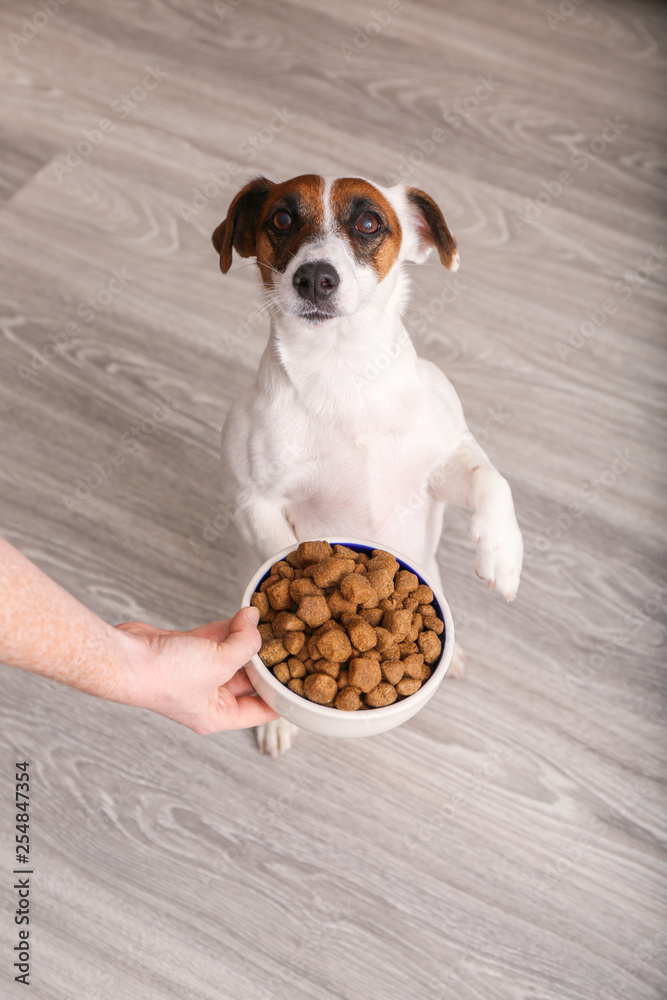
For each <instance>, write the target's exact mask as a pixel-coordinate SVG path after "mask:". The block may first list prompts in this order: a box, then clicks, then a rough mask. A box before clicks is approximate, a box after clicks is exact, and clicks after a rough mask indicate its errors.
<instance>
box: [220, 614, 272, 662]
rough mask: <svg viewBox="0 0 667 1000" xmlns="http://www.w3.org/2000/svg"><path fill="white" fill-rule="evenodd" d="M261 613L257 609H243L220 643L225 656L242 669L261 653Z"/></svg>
mask: <svg viewBox="0 0 667 1000" xmlns="http://www.w3.org/2000/svg"><path fill="white" fill-rule="evenodd" d="M258 620H259V611H258V610H257V608H241V610H240V611H237V612H236V614H235V615H234V617H233V618H232V620H231V621H230V622H229V632H228V634H227V636H226V637H225V639H224V640H223V641H222V642H221V643H219V648H220V647H222V649H223V650H224V652H225V654H226V655H227V656H228V657H229V659H230V660H231V661H232V662H233V663H238V668H239V669H240V668H241V667H242V666H243V665H244V663H247V661H248V660H249V659H250V657H251V656H254V655H255V653H257V652H259V650H260V648H261V646H262V637H261V635H260V634H259V632H258V631H257V622H258Z"/></svg>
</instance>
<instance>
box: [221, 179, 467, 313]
mask: <svg viewBox="0 0 667 1000" xmlns="http://www.w3.org/2000/svg"><path fill="white" fill-rule="evenodd" d="M213 246H214V247H215V249H216V251H217V252H218V253H219V254H220V269H221V271H222V272H223V273H226V272H227V271H228V270H229V268H230V267H231V263H232V248H233V249H234V250H236V252H237V253H238V254H240V256H241V257H256V258H257V263H258V265H259V269H260V271H261V275H262V280H263V282H264V284H265V286H266V287H267V288H269V289H270V290H271V291H272V293H273V295H274V298H275V300H276V301H277V302H278V303H279V305H280V306H281V307H282V309H283V311H284V312H285V313H287V314H288V315H291V316H297V317H301V318H302V319H304V320H306V321H308V322H310V323H322V322H326V321H327V320H331V319H333V318H335V317H337V316H349V315H352V314H353V313H355V312H356V311H357V310H358V309H359V308H360V307H361V306H363V305H365V304H366V303H367V302H368V301H369V300H370V299H371V298H372V296H373V295H374V293H375V291H376V289H377V288H378V287H379V286H381V284H382V282H385V281H386V279H387V278H388V277H389V276H390V275H391V274H393V273H394V272H395V270H396V269H397V268H398V267H399V265H400V264H401V263H403V262H404V261H415V262H417V263H421V262H422V261H423V260H425V259H426V257H427V256H428V255H429V253H430V251H431V250H433V249H436V250H437V252H438V256H439V257H440V260H441V262H442V263H443V264H444V266H445V267H447V268H448V269H449V270H450V271H455V270H456V269H457V267H458V265H459V256H458V253H457V251H456V241H455V240H454V237H453V236H452V234H451V233H450V231H449V229H448V228H447V224H446V222H445V220H444V218H443V215H442V212H441V211H440V209H439V208H438V206H437V205H436V203H435V202H434V201H433V199H432V198H430V197H429V196H428V195H427V194H424V192H423V191H419V190H417V189H416V188H411V187H404V186H403V185H396V186H395V187H391V188H384V187H379V186H376V185H373V184H371V183H370V182H369V181H366V180H362V179H361V178H358V177H342V178H334V179H328V178H324V177H319V176H317V175H316V174H303V175H302V176H300V177H294V178H292V180H289V181H285V182H284V183H281V184H276V183H274V182H273V181H269V180H267V179H266V178H265V177H258V178H257V179H256V180H254V181H251V182H250V183H249V184H246V186H245V187H244V188H243V190H241V191H239V193H238V194H237V195H236V197H235V198H234V200H233V201H232V203H231V205H230V207H229V213H228V215H227V218H226V219H225V221H224V222H221V223H220V225H219V226H218V228H217V229H216V230H215V232H214V233H213Z"/></svg>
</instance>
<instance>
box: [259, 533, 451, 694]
mask: <svg viewBox="0 0 667 1000" xmlns="http://www.w3.org/2000/svg"><path fill="white" fill-rule="evenodd" d="M251 604H253V605H254V606H255V607H256V608H258V609H259V615H260V617H259V626H258V627H259V631H260V633H261V636H262V648H261V650H260V652H259V656H260V658H261V660H262V662H263V663H264V664H265V665H266V666H267V667H269V669H271V670H272V671H273V673H274V675H275V676H276V677H277V678H278V680H279V681H280V682H281V683H282V684H285V685H286V686H287V687H288V688H289V689H290V691H294V693H295V694H298V695H301V696H302V697H304V698H308V699H309V700H310V701H313V702H316V704H318V705H327V706H328V707H330V708H338V709H340V710H341V711H343V712H355V711H357V710H358V709H363V708H382V707H383V706H384V705H391V704H392V703H393V702H395V701H396V700H397V699H400V698H407V697H409V695H411V694H414V693H415V691H418V690H419V688H420V687H421V685H422V684H423V682H424V681H425V680H428V678H429V677H430V676H431V664H433V663H435V662H436V660H437V659H438V657H439V656H440V652H441V650H442V642H441V639H440V635H441V634H442V631H443V629H444V624H443V622H442V620H441V619H440V618H439V617H438V614H437V611H436V608H435V605H434V604H433V591H432V590H431V588H430V587H428V586H427V585H426V584H424V583H421V582H420V580H419V578H418V577H417V576H416V575H415V574H414V573H411V572H410V571H409V570H406V569H401V568H400V565H399V563H398V560H397V559H395V558H394V556H392V555H391V553H389V552H384V551H383V550H382V549H373V551H372V553H371V555H368V554H367V553H365V552H356V551H354V550H353V549H350V548H348V547H347V546H345V545H333V546H332V545H330V544H329V543H328V542H322V541H318V542H302V543H301V544H300V545H299V547H298V548H297V550H296V551H295V552H290V553H289V555H287V556H286V557H285V559H282V560H281V561H280V562H277V563H275V564H274V565H273V566H272V567H271V571H270V574H269V576H268V577H267V578H266V579H265V580H264V581H263V583H261V584H260V587H259V589H258V590H257V591H255V593H254V594H253V596H252V600H251Z"/></svg>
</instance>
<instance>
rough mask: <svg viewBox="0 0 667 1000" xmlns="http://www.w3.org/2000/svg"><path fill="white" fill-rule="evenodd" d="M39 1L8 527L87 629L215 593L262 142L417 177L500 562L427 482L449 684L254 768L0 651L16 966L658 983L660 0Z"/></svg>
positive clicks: (1, 22)
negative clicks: (16, 782)
mask: <svg viewBox="0 0 667 1000" xmlns="http://www.w3.org/2000/svg"><path fill="white" fill-rule="evenodd" d="M61 2H63V6H62V7H58V0H51V3H50V4H48V3H45V5H44V6H40V5H39V4H37V2H36V0H35V2H33V0H25V2H23V0H9V2H6V3H4V4H3V5H2V12H1V13H0V40H1V44H2V61H1V62H0V72H1V73H2V93H3V110H2V113H1V114H2V119H1V128H2V133H1V135H2V138H1V143H2V158H1V165H0V195H1V199H2V203H1V206H0V260H1V265H2V272H3V280H2V310H1V315H2V320H1V326H0V369H1V383H0V414H1V418H2V437H1V439H0V484H1V485H0V500H1V517H0V526H1V527H0V530H2V531H3V532H4V534H5V535H6V536H7V537H8V538H9V540H10V541H12V542H13V543H14V544H15V545H17V546H18V547H19V548H21V550H22V551H23V552H25V553H26V554H27V555H28V556H30V557H31V558H32V559H34V560H35V561H36V562H37V563H38V564H39V565H40V566H41V567H43V568H44V569H45V570H46V571H47V572H48V573H50V574H51V575H52V576H53V577H54V578H55V579H57V580H58V581H60V582H61V583H63V584H64V585H65V586H66V587H68V588H69V590H70V591H71V592H72V593H74V594H76V595H77V596H78V597H79V598H80V599H81V600H82V601H84V602H85V603H86V604H87V605H89V606H90V607H91V608H93V609H94V610H95V611H96V612H98V613H99V614H100V615H102V616H104V617H105V618H106V619H108V620H109V621H112V622H118V621H121V620H129V619H134V618H142V619H145V620H147V621H149V622H152V623H154V624H156V625H163V626H170V627H175V628H189V627H193V626H194V625H196V624H200V623H202V622H204V621H208V620H210V619H212V618H216V617H220V616H221V614H222V615H229V614H231V613H232V612H233V611H234V609H235V601H236V594H237V589H238V585H239V583H240V581H239V580H238V579H237V578H236V577H237V571H236V568H235V567H236V562H235V553H234V545H235V543H234V539H233V537H232V535H231V533H230V531H229V530H228V529H226V527H225V524H224V518H223V517H222V516H221V511H220V506H219V498H218V463H217V452H218V438H219V431H220V427H221V424H222V421H223V418H224V416H225V413H226V411H227V408H228V407H229V405H230V402H231V400H232V399H233V398H234V397H235V396H236V395H237V394H238V392H239V391H240V389H241V388H242V387H244V386H245V385H247V384H248V383H249V381H250V380H251V378H252V374H253V371H254V369H255V366H256V364H257V361H258V359H259V356H260V354H261V351H262V349H263V344H264V342H265V339H266V332H267V331H266V324H265V322H264V320H263V318H262V317H261V316H260V315H258V314H256V309H257V306H258V305H259V302H260V298H259V295H258V278H257V275H256V273H255V269H254V268H253V267H248V266H245V267H244V266H242V265H241V264H240V263H238V262H237V264H236V265H235V266H234V269H233V270H232V272H231V273H230V274H229V275H228V276H227V277H225V278H223V277H222V276H221V274H220V272H219V270H218V263H217V260H216V257H215V254H214V252H213V250H212V248H211V245H210V234H211V232H212V230H213V229H214V228H215V226H216V225H217V224H218V222H219V221H220V220H221V219H222V218H223V217H224V215H225V210H226V207H227V205H228V204H229V201H230V200H231V197H232V196H233V194H234V193H235V191H236V190H237V188H238V187H240V186H241V184H242V183H243V182H244V181H245V180H246V179H248V178H250V177H251V176H253V175H254V174H255V173H258V172H264V173H266V174H267V175H268V176H270V177H273V178H278V177H279V178H286V177H289V176H292V175H294V174H296V173H302V172H305V171H316V172H320V173H343V174H348V175H350V174H363V175H366V176H369V177H371V178H376V179H377V180H378V181H380V182H391V181H393V180H396V179H397V178H398V177H403V176H405V177H406V178H407V179H408V180H409V182H410V183H411V184H415V185H417V186H419V187H422V188H423V189H424V190H426V191H427V192H428V193H429V194H431V195H432V196H433V197H434V198H435V199H436V200H437V202H438V203H439V204H440V205H441V206H442V208H443V210H444V212H445V215H446V218H447V221H448V223H449V225H450V228H451V229H452V231H453V232H454V234H455V235H456V237H457V238H458V241H459V248H460V252H461V259H462V265H461V269H460V271H459V272H458V274H457V275H456V276H455V277H452V276H451V275H448V274H447V273H446V272H445V271H444V270H443V269H442V268H441V267H439V265H438V264H437V262H429V264H428V265H426V266H424V267H422V268H421V269H417V268H415V269H414V279H415V294H414V298H413V302H412V305H411V307H410V309H409V315H408V317H407V322H408V325H409V327H410V329H411V330H412V332H413V335H414V338H415V341H416V342H417V344H418V346H419V349H420V351H421V353H422V354H424V355H425V356H428V357H430V358H431V359H433V360H434V361H436V362H438V363H439V364H441V365H442V366H443V368H444V369H445V370H446V371H447V373H448V375H449V377H450V378H451V380H452V381H453V383H454V385H455V386H456V388H457V389H458V391H459V393H460V396H461V398H462V400H463V403H464V407H465V409H466V413H467V415H468V419H469V424H470V426H471V428H472V429H473V430H474V431H476V432H477V434H478V436H479V437H480V439H481V440H483V441H485V442H486V448H487V451H488V452H489V454H490V456H491V458H492V459H493V461H494V462H495V463H496V465H497V466H498V467H499V468H500V469H501V471H503V473H504V474H505V475H506V476H507V477H508V478H509V480H510V482H511V484H512V487H513V489H514V494H515V500H516V505H517V511H518V517H519V521H520V523H521V525H522V528H523V530H524V537H525V543H526V567H525V572H524V576H523V582H522V586H521V589H520V592H519V597H518V600H517V601H516V602H515V604H514V605H512V606H506V605H505V604H504V603H503V602H502V601H501V600H500V599H499V598H498V597H497V596H495V595H492V594H489V593H488V592H487V591H486V590H485V588H484V587H483V586H482V585H481V584H480V583H479V581H478V580H477V579H476V577H475V575H474V572H473V551H472V548H471V544H470V543H469V542H468V540H467V522H468V518H467V515H466V514H465V513H464V512H462V511H459V510H454V509H452V510H450V511H449V512H448V515H447V519H446V531H445V536H444V540H443V543H442V547H441V550H440V553H439V558H440V562H441V565H442V568H443V572H444V577H445V580H446V584H445V586H446V590H447V596H448V597H449V599H450V601H451V605H452V609H453V613H454V618H455V622H456V625H457V629H458V635H459V637H460V639H461V641H462V643H463V645H464V646H465V648H466V650H467V653H468V660H469V668H468V675H467V678H466V679H465V680H464V681H462V682H456V681H449V682H447V683H445V684H444V685H443V687H441V689H440V691H439V693H438V696H437V697H436V698H435V699H434V700H433V701H432V702H431V703H430V704H429V705H428V706H427V707H426V708H425V709H424V710H423V711H422V712H421V713H420V714H419V715H418V716H417V717H416V718H414V719H413V720H412V721H411V722H409V723H408V724H406V725H405V726H403V727H402V728H400V729H398V730H395V731H393V732H391V733H389V734H387V735H384V736H381V737H377V738H374V739H368V740H366V741H359V742H345V741H334V740H325V739H320V738H316V737H315V736H310V735H308V734H306V733H302V734H301V735H300V736H299V739H298V743H297V744H296V745H295V748H294V750H293V751H292V752H291V753H290V754H289V755H287V756H286V757H284V758H283V759H281V760H279V761H272V760H270V759H268V758H263V757H261V756H260V755H259V754H258V753H257V751H256V750H255V747H254V738H253V735H252V733H251V732H249V731H248V732H239V733H232V734H229V735H227V734H222V735H219V736H213V737H209V738H200V737H197V736H195V735H194V734H192V733H190V732H188V731H186V730H182V729H180V728H179V727H177V726H176V725H175V724H171V723H169V722H168V721H167V720H165V719H162V718H159V717H157V716H153V715H150V714H149V713H147V712H140V711H137V710H132V709H126V708H123V707H121V706H118V705H112V704H107V703H103V702H100V701H97V700H95V699H92V698H89V697H87V696H85V695H82V694H79V693H77V692H74V691H71V690H69V689H66V688H62V687H58V686H56V685H53V684H51V683H49V682H47V681H44V680H42V679H40V678H36V677H32V676H27V675H23V674H21V673H20V672H16V671H12V670H10V669H8V668H0V669H1V670H2V674H1V677H0V682H1V684H2V692H3V697H2V705H1V707H0V734H1V735H0V743H1V745H2V761H3V764H2V768H1V772H2V782H3V785H2V788H3V795H2V803H3V805H2V807H1V808H0V833H1V838H0V840H1V843H2V844H3V845H4V846H3V848H2V850H3V852H4V857H3V858H2V862H1V868H2V871H3V872H4V875H3V880H4V883H3V885H4V887H3V894H4V890H5V889H7V893H6V894H5V895H4V898H5V899H9V898H10V896H11V892H10V886H11V881H10V879H11V874H10V867H11V851H10V839H9V838H10V836H12V833H13V830H12V823H13V816H12V813H11V810H10V807H9V801H10V792H11V785H10V776H11V773H12V770H13V762H14V760H16V759H24V758H25V759H27V760H29V761H30V762H31V768H32V772H33V786H34V787H33V792H32V798H33V804H34V805H33V808H34V812H33V821H32V822H33V828H32V829H33V840H34V847H35V860H34V865H35V874H34V876H33V897H32V898H33V924H32V927H33V933H32V938H31V941H32V946H33V952H34V954H33V963H32V980H33V987H32V993H31V995H32V996H33V997H37V998H40V1000H42V998H48V1000H72V998H75V1000H79V998H81V1000H84V998H85V1000H92V998H95V1000H106V998H110V1000H135V998H136V1000H168V998H172V997H173V998H176V997H178V998H188V1000H214V998H215V1000H217V998H222V1000H227V998H233V1000H236V998H240V1000H254V998H261V1000H264V998H266V1000H268V998H275V1000H320V998H346V1000H412V998H415V1000H441V998H448V1000H608V998H618V1000H658V998H661V997H663V998H664V997H665V996H667V970H666V968H665V955H666V950H665V947H666V945H667V934H666V932H665V926H666V925H665V915H666V909H667V907H666V885H667V879H666V878H665V874H666V865H665V832H666V828H665V797H664V779H665V774H666V769H665V755H664V739H663V741H662V742H661V737H662V738H664V725H663V718H664V702H662V700H661V699H662V698H663V695H664V689H665V684H664V680H663V677H664V669H663V668H664V659H665V656H664V634H665V633H664V630H665V606H666V603H667V568H666V567H665V559H664V555H665V544H664V538H665V533H664V526H665V524H664V519H663V517H664V502H663V497H664V491H665V475H664V472H665V463H664V456H663V454H662V453H661V437H662V436H663V435H664V428H665V405H664V403H665V395H664V393H665V357H664V344H665V339H664V336H663V329H664V328H663V325H662V323H661V312H662V313H663V314H664V309H665V301H666V298H667V296H666V295H665V290H666V285H667V280H666V279H667V269H666V268H665V267H664V264H665V260H666V259H667V258H666V257H665V247H664V243H667V241H666V240H665V229H664V223H663V221H661V213H662V211H663V209H664V202H665V181H664V167H665V142H664V132H663V131H662V128H663V122H664V101H663V94H664V83H665V78H664V68H665V64H666V46H665V40H666V34H665V29H666V27H667V18H666V16H665V9H664V6H663V5H661V4H659V3H655V4H652V3H649V2H647V0H640V2H635V3H632V4H628V3H622V2H621V0H615V2H603V0H579V2H578V3H577V2H576V0H575V2H573V3H569V4H567V3H564V4H559V2H558V0H510V2H503V3H501V4H499V3H494V2H492V0H474V2H467V3H462V2H459V3H451V4H445V3H440V2H438V0H412V2H409V0H402V3H401V4H400V9H399V10H396V7H397V6H399V5H397V4H395V3H393V2H392V3H391V4H388V3H384V0H378V2H377V4H375V5H373V4H370V3H369V4H364V5H360V4H357V3H354V2H353V0H338V2H337V3H335V4H331V3H323V2H321V0H299V2H296V0H292V2H285V3H270V2H269V0H245V2H244V0H217V2H216V3H212V2H208V0H206V2H205V0H196V2H191V3H185V2H183V0H181V2H179V0H150V2H146V3H131V2H130V0H119V2H117V3H113V4H104V5H103V4H101V3H92V2H85V0H70V2H69V3H67V4H64V0H61ZM54 7H55V8H56V10H55V12H54V10H53V8H54ZM45 10H46V11H47V13H44V11H45ZM373 11H375V14H374V13H373ZM434 129H436V130H438V131H437V132H436V138H437V140H438V141H437V142H436V141H434V138H433V130H434ZM663 218H664V216H663ZM663 241H664V243H663ZM118 453H120V454H121V456H122V461H121V462H120V464H118V465H117V468H116V469H115V470H114V471H113V472H111V469H112V467H111V463H110V456H111V455H114V454H115V455H117V454H118ZM216 518H217V522H216ZM10 911H11V903H7V905H6V906H3V910H2V915H1V916H0V923H1V926H0V945H1V947H0V981H2V982H3V983H5V982H7V983H8V984H9V985H8V986H3V987H0V993H2V995H3V996H14V995H16V996H23V995H25V994H24V992H23V991H22V989H20V988H19V987H18V986H14V984H13V983H12V982H11V979H12V976H13V971H12V968H11V963H12V961H13V959H12V954H13V953H12V950H11V949H12V946H13V945H14V944H15V943H16V941H15V932H16V928H15V927H14V924H13V922H12V913H11V912H10Z"/></svg>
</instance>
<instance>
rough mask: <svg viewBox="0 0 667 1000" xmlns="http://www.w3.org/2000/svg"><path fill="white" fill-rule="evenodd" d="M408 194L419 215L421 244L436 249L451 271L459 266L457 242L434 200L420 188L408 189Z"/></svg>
mask: <svg viewBox="0 0 667 1000" xmlns="http://www.w3.org/2000/svg"><path fill="white" fill-rule="evenodd" d="M406 194H407V196H408V201H409V202H410V204H411V205H413V206H414V207H415V208H416V209H417V212H418V214H419V219H420V223H419V227H418V228H419V242H420V243H422V244H424V245H425V246H431V247H435V248H436V250H437V251H438V256H439V257H440V260H441V262H442V263H443V264H444V265H445V267H446V268H449V269H450V270H451V269H452V266H453V265H458V257H457V253H456V240H455V239H454V237H453V236H452V234H451V233H450V231H449V227H448V226H447V223H446V222H445V219H444V216H443V214H442V212H441V211H440V209H439V208H438V206H437V205H436V203H435V202H434V201H433V198H431V196H430V195H428V194H425V193H424V192H423V191H420V190H419V189H418V188H408V189H407V192H406ZM454 269H456V268H455V267H454Z"/></svg>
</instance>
